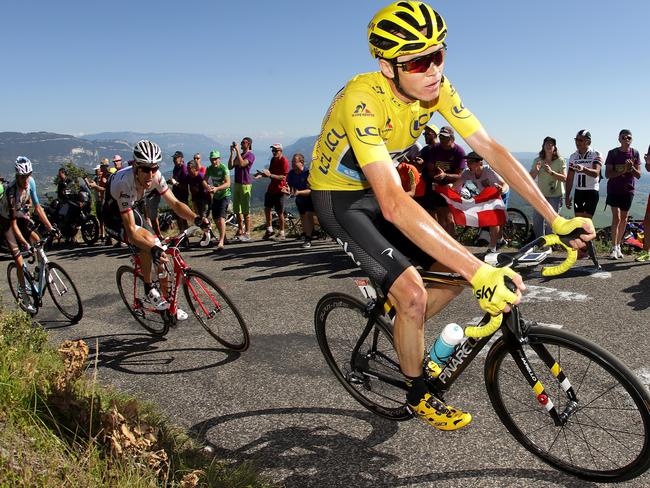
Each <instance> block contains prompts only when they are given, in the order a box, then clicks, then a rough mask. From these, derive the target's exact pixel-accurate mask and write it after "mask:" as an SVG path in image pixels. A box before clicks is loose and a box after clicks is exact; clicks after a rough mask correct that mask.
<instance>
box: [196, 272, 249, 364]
mask: <svg viewBox="0 0 650 488" xmlns="http://www.w3.org/2000/svg"><path fill="white" fill-rule="evenodd" d="M183 291H184V292H185V298H186V299H187V303H188V304H189V305H190V309H192V312H193V313H194V316H195V317H196V318H197V320H198V321H199V322H200V323H201V325H202V326H203V328H204V329H205V330H207V331H208V333H209V334H210V335H211V336H212V337H214V338H215V339H216V340H217V341H219V342H220V343H221V344H223V345H224V346H226V347H227V348H228V349H232V350H233V351H238V352H243V351H245V350H246V349H248V346H249V345H250V336H249V334H248V328H247V327H246V323H245V322H244V319H243V318H242V316H241V314H240V313H239V310H237V307H236V306H235V304H234V303H233V302H232V300H230V298H229V297H228V295H226V293H225V292H224V291H223V290H222V289H221V288H220V287H219V286H218V285H217V284H216V283H215V282H214V281H212V280H211V279H210V278H208V277H207V276H205V275H204V274H203V273H200V272H198V271H194V270H190V271H188V272H187V273H186V275H185V281H184V282H183Z"/></svg>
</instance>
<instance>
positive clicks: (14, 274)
mask: <svg viewBox="0 0 650 488" xmlns="http://www.w3.org/2000/svg"><path fill="white" fill-rule="evenodd" d="M7 281H8V282H9V290H10V291H11V294H12V295H13V297H14V300H16V302H18V300H19V298H18V287H19V286H20V283H19V282H18V266H16V263H13V262H12V263H9V265H8V266H7ZM25 288H26V290H27V291H25V292H24V293H28V294H29V303H30V304H31V305H32V306H33V307H34V308H35V309H36V310H37V311H38V301H37V300H34V296H33V294H32V290H33V288H34V287H33V284H32V277H31V275H29V274H28V273H25ZM18 306H19V307H20V308H21V309H22V307H21V305H20V303H18ZM30 315H31V316H32V317H33V316H34V315H36V314H35V313H34V314H30Z"/></svg>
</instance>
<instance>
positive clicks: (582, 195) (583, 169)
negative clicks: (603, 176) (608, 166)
mask: <svg viewBox="0 0 650 488" xmlns="http://www.w3.org/2000/svg"><path fill="white" fill-rule="evenodd" d="M575 142H576V149H577V151H576V152H574V153H573V154H572V155H571V157H569V172H568V173H567V180H566V197H565V199H566V207H567V208H569V209H570V208H571V189H572V188H575V193H574V196H573V208H574V210H575V215H576V217H589V218H591V217H593V215H594V213H596V206H597V205H598V198H599V195H598V190H599V189H600V170H601V167H602V165H603V157H602V155H601V154H600V153H599V152H598V151H596V150H595V149H591V147H589V146H590V144H591V133H590V132H589V131H588V130H586V129H582V130H581V131H580V132H578V133H577V134H576V138H575Z"/></svg>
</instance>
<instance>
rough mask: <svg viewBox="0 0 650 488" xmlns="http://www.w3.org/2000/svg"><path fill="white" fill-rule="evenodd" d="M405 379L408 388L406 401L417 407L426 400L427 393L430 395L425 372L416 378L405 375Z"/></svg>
mask: <svg viewBox="0 0 650 488" xmlns="http://www.w3.org/2000/svg"><path fill="white" fill-rule="evenodd" d="M404 378H406V385H407V386H408V390H407V391H406V401H407V402H409V404H411V405H417V404H418V403H420V400H422V399H423V398H424V395H425V393H429V388H427V382H426V377H425V376H424V372H422V374H421V375H420V376H417V377H415V378H413V377H411V376H407V375H404Z"/></svg>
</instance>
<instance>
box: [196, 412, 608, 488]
mask: <svg viewBox="0 0 650 488" xmlns="http://www.w3.org/2000/svg"><path fill="white" fill-rule="evenodd" d="M286 415H288V416H299V418H300V419H303V418H305V417H308V418H309V419H310V421H312V419H311V417H314V418H313V424H312V425H310V426H309V427H306V426H298V425H295V426H292V425H287V423H288V422H287V421H286V420H285V421H276V423H277V424H280V425H281V427H279V428H277V429H275V430H269V431H267V432H264V433H263V434H262V435H260V436H259V437H255V438H254V439H252V440H247V439H246V437H253V436H257V432H256V431H250V430H249V432H243V435H242V431H241V430H239V431H238V432H239V434H238V437H239V439H237V437H234V436H233V435H232V432H231V433H230V434H229V435H228V437H227V438H228V440H229V441H230V442H233V441H235V442H240V443H241V445H240V446H239V447H236V448H234V449H228V448H225V447H221V446H219V445H217V444H215V443H213V442H211V441H209V440H208V435H209V434H210V431H212V430H216V431H218V430H219V429H220V428H221V427H225V426H226V424H227V423H228V422H235V423H237V422H239V423H241V425H244V424H246V425H250V423H251V422H250V418H256V417H263V416H286ZM333 417H334V418H333ZM337 417H343V419H337ZM351 419H352V420H355V419H356V420H357V421H359V422H363V423H364V424H366V425H363V424H360V425H359V428H358V429H357V428H354V429H350V426H349V423H350V420H351ZM341 422H343V423H341ZM253 423H255V422H253ZM368 426H369V428H370V433H369V434H368V435H367V436H365V437H362V438H359V437H358V436H355V435H351V434H350V433H348V431H350V432H352V434H354V433H360V434H361V435H363V433H364V432H366V431H367V430H368ZM235 428H236V426H233V427H231V430H232V429H235ZM397 431H398V423H397V422H392V421H389V420H386V419H383V418H381V417H378V416H376V415H374V414H372V413H370V412H366V411H364V410H349V409H339V408H319V407H304V408H269V409H263V410H257V411H248V412H240V413H233V414H228V415H223V416H219V417H213V418H211V419H208V420H205V421H203V422H199V423H197V424H195V425H194V426H192V427H191V428H190V434H192V435H193V436H195V437H196V438H197V439H198V440H199V441H200V442H203V443H205V444H206V445H207V446H209V447H210V448H212V450H213V452H214V454H215V455H216V457H217V458H219V459H226V460H232V461H234V462H236V463H243V462H252V463H254V465H255V466H256V467H257V468H258V469H260V470H262V471H275V472H279V473H282V474H284V475H285V477H284V478H283V479H282V483H283V485H284V486H287V487H300V488H303V487H323V488H325V487H327V488H329V487H333V486H334V487H336V486H354V487H380V488H391V487H397V486H413V485H419V484H427V485H428V484H437V483H445V482H447V483H449V482H452V486H460V483H461V482H462V480H466V481H469V482H470V483H472V485H475V484H476V483H479V482H480V480H481V479H484V478H486V477H491V478H507V480H505V479H504V483H507V482H508V481H512V479H516V480H517V482H518V483H522V482H523V483H526V484H531V485H532V484H534V483H535V482H540V481H542V482H549V481H550V482H553V483H555V484H556V485H558V486H565V487H569V488H578V487H584V486H596V485H595V484H593V483H588V482H585V481H580V480H576V479H574V478H569V477H568V476H566V475H564V474H562V473H559V472H557V471H553V470H550V469H548V470H545V469H530V468H526V467H522V468H487V469H483V468H476V469H466V470H458V471H440V472H438V471H435V470H432V471H430V472H428V473H423V474H418V475H413V476H408V475H407V476H400V475H398V474H395V473H393V472H391V471H390V467H391V465H394V464H398V463H400V462H401V461H402V459H401V458H400V457H399V456H396V455H394V454H390V453H386V452H384V451H382V450H380V445H381V444H383V443H385V442H386V441H389V440H390V439H391V438H392V437H393V436H394V435H395V434H396V433H397ZM210 437H213V438H225V437H224V435H223V433H218V432H217V433H214V435H210ZM421 452H422V456H426V457H431V453H430V452H429V451H428V450H427V449H426V448H425V449H422V451H421ZM434 462H435V459H434ZM397 469H399V468H397Z"/></svg>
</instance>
